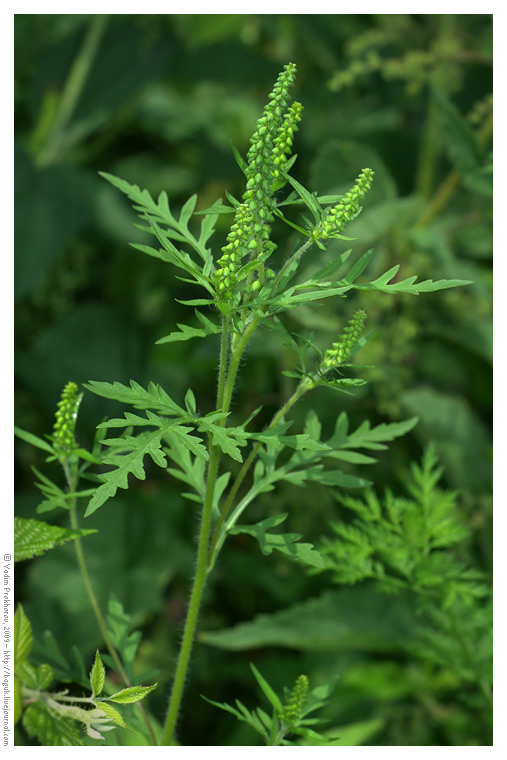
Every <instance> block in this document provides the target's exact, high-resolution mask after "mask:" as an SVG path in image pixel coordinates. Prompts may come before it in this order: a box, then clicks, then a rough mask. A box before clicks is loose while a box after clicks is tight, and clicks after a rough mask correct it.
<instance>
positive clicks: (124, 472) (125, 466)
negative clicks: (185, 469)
mask: <svg viewBox="0 0 507 760" xmlns="http://www.w3.org/2000/svg"><path fill="white" fill-rule="evenodd" d="M143 422H144V421H143ZM150 422H152V423H153V424H156V422H155V420H154V419H147V420H146V421H145V423H144V424H150ZM157 423H158V424H159V427H158V429H156V430H149V431H145V432H143V433H140V434H139V435H137V436H130V435H129V436H125V437H124V438H116V439H115V438H108V439H106V441H104V443H106V444H107V445H108V446H112V447H115V446H117V447H121V448H122V450H124V448H125V447H126V446H127V447H128V448H130V452H128V453H123V454H120V455H118V454H116V455H115V454H113V455H112V456H107V457H104V458H103V460H102V461H103V463H104V464H108V465H113V466H114V468H115V469H114V470H111V471H110V472H106V473H104V474H102V475H100V479H101V480H102V481H103V484H102V485H101V486H99V488H97V490H96V491H95V493H94V495H93V496H92V498H91V500H90V502H89V504H88V507H87V509H86V512H85V517H88V516H89V515H91V514H93V512H95V511H96V510H97V509H99V507H101V506H102V505H103V504H104V503H105V502H106V501H107V500H108V499H110V498H112V497H113V496H114V495H115V494H116V491H117V490H118V488H128V476H129V475H130V474H132V475H134V476H135V477H136V478H137V479H138V480H144V479H145V478H146V473H145V470H144V457H145V456H146V455H149V456H150V457H151V458H152V460H153V461H154V462H155V464H157V465H158V466H159V467H166V466H167V459H166V455H165V453H164V451H163V450H162V448H161V442H162V438H165V437H167V436H169V435H170V434H171V433H172V432H173V431H174V429H175V428H176V427H177V426H178V423H177V422H174V421H169V420H163V419H162V418H158V419H157ZM179 432H180V433H181V432H182V431H181V429H180V431H179ZM187 437H188V436H187ZM197 445H199V444H197Z"/></svg>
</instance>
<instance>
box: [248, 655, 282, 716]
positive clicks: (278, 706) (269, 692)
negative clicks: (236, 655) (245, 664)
mask: <svg viewBox="0 0 507 760" xmlns="http://www.w3.org/2000/svg"><path fill="white" fill-rule="evenodd" d="M250 668H251V670H252V673H253V674H254V676H255V680H256V681H257V683H258V684H259V686H260V687H261V689H262V691H263V692H264V695H265V696H266V698H267V699H268V701H269V702H270V703H271V704H272V705H273V707H274V708H275V710H276V712H277V713H278V714H279V715H282V713H283V705H282V703H281V701H280V698H279V697H278V695H277V694H276V693H275V692H274V691H273V689H272V688H271V686H270V685H269V683H268V682H267V681H266V679H265V678H264V677H263V676H262V675H261V674H260V673H259V671H258V670H257V668H256V667H255V665H254V664H253V662H251V663H250Z"/></svg>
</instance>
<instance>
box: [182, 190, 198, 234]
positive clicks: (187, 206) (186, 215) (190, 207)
mask: <svg viewBox="0 0 507 760" xmlns="http://www.w3.org/2000/svg"><path fill="white" fill-rule="evenodd" d="M196 203H197V195H192V196H190V198H189V199H188V201H186V203H184V205H183V208H182V209H181V212H180V225H181V226H183V227H188V223H189V221H190V217H191V216H192V214H193V213H194V210H195V204H196Z"/></svg>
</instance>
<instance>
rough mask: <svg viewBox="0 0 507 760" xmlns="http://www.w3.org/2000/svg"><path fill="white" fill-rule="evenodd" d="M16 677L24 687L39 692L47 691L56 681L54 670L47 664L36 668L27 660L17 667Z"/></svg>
mask: <svg viewBox="0 0 507 760" xmlns="http://www.w3.org/2000/svg"><path fill="white" fill-rule="evenodd" d="M16 676H17V677H18V678H19V680H20V682H21V683H22V684H23V686H28V688H29V689H36V690H37V691H45V690H46V689H47V688H48V686H49V685H50V684H51V682H52V681H53V680H54V673H53V669H52V668H51V666H50V665H48V664H47V663H44V664H43V665H40V666H39V667H38V668H34V666H33V665H31V664H30V663H29V662H28V661H27V660H25V662H23V663H22V665H18V666H17V667H16Z"/></svg>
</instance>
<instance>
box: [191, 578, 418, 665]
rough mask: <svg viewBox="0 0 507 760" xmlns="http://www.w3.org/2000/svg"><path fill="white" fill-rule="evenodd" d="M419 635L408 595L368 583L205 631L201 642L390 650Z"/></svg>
mask: <svg viewBox="0 0 507 760" xmlns="http://www.w3.org/2000/svg"><path fill="white" fill-rule="evenodd" d="M414 635H415V618H414V615H413V613H412V612H411V610H410V606H409V598H408V597H405V596H403V595H401V594H400V595H398V596H387V597H386V596H384V595H380V594H378V593H376V592H375V591H374V590H373V589H372V588H368V587H367V586H358V587H357V588H354V589H349V588H343V589H336V590H330V591H326V592H324V593H323V594H322V595H321V596H319V597H316V598H313V599H307V600H305V601H303V602H298V603H297V604H294V605H293V606H291V607H288V608H286V609H282V610H280V611H278V612H275V613H273V614H271V615H259V616H258V617H256V618H255V619H254V620H252V621H248V622H244V623H239V624H238V625H236V626H235V627H233V628H226V629H223V630H218V631H209V632H204V631H203V632H201V633H200V634H199V641H201V642H203V643H204V644H210V645H211V646H216V647H219V648H221V649H226V650H230V651H244V650H248V649H257V648H259V647H272V646H278V647H283V648H284V649H296V650H304V651H316V652H347V651H350V652H389V651H395V650H396V649H397V648H398V647H399V646H400V642H405V641H408V640H410V639H411V638H413V637H414Z"/></svg>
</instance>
